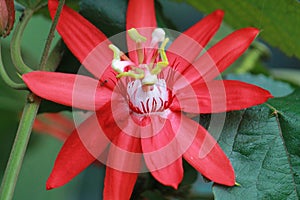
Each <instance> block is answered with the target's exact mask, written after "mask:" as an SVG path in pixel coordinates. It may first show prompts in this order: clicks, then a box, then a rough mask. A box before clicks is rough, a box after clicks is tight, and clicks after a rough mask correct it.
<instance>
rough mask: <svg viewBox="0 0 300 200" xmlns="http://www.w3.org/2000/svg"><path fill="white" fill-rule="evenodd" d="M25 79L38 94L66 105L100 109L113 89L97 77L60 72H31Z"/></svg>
mask: <svg viewBox="0 0 300 200" xmlns="http://www.w3.org/2000/svg"><path fill="white" fill-rule="evenodd" d="M23 80H24V82H25V83H26V85H27V86H28V87H29V89H30V90H31V91H32V92H33V93H35V94H36V95H38V96H40V97H42V98H44V99H47V100H50V101H54V102H56V103H59V104H63V105H66V106H74V107H76V108H80V109H84V110H98V109H99V108H101V107H102V106H103V105H104V104H105V103H107V102H108V101H110V97H111V94H112V92H111V90H109V89H108V88H106V87H101V86H99V83H98V81H96V80H95V79H92V78H89V77H86V76H80V75H74V74H64V73H58V72H37V71H35V72H30V73H27V74H24V75H23Z"/></svg>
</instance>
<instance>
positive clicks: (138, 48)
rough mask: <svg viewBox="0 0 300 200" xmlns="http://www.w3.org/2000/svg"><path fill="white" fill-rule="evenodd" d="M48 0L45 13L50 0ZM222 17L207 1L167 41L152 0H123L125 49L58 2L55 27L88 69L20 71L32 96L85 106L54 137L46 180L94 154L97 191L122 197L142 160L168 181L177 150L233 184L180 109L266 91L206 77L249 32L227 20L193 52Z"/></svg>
mask: <svg viewBox="0 0 300 200" xmlns="http://www.w3.org/2000/svg"><path fill="white" fill-rule="evenodd" d="M48 5H49V11H50V14H51V16H52V17H53V16H54V14H55V12H56V9H57V5H58V1H57V0H49V2H48ZM222 18H223V11H221V10H217V11H215V12H213V13H211V14H209V15H208V16H206V17H205V18H203V19H202V20H201V21H199V22H198V23H196V24H195V25H194V26H192V27H191V28H189V29H188V30H186V31H185V32H184V33H183V34H182V35H180V36H179V37H178V38H177V39H175V40H174V41H173V42H172V43H171V42H170V41H169V39H168V37H167V36H166V33H165V31H164V30H163V29H160V28H157V25H156V18H155V9H154V1H153V0H147V1H139V0H130V1H129V3H128V9H127V19H126V30H127V48H128V54H126V53H124V52H123V51H122V50H120V49H119V48H118V47H117V45H114V44H112V43H111V42H110V41H109V40H108V39H107V38H106V37H105V35H104V34H103V33H102V32H100V31H99V30H98V29H97V28H95V27H94V26H93V25H92V24H91V23H89V22H88V21H87V20H86V19H85V18H83V17H82V16H80V15H79V14H78V13H76V12H75V11H73V10H72V9H70V8H68V7H67V6H64V8H63V11H62V14H61V16H60V19H59V23H58V26H57V30H58V32H59V33H60V35H61V36H62V38H63V40H64V42H65V43H66V45H67V46H68V48H69V49H70V50H71V51H72V52H73V54H74V55H75V56H76V57H77V58H78V59H79V61H80V62H81V63H82V64H83V66H84V67H85V68H86V69H87V70H88V71H89V72H90V73H91V74H92V75H93V76H94V77H89V76H85V75H75V74H65V73H59V72H41V71H36V72H30V73H27V74H25V75H23V80H24V82H25V83H26V84H27V86H28V88H29V89H30V90H31V91H32V92H34V93H35V94H37V95H38V96H40V97H42V98H45V99H48V100H51V101H54V102H57V103H60V104H64V105H67V106H72V107H74V108H79V109H84V110H90V111H92V112H91V115H90V116H89V117H88V118H87V119H86V120H85V121H84V122H83V123H81V124H80V125H79V126H78V127H77V128H76V129H75V130H74V131H73V133H72V134H71V135H70V136H69V137H68V139H67V140H66V142H65V143H64V145H63V147H62V149H61V151H60V152H59V155H58V156H57V159H56V161H55V164H54V168H53V171H52V173H51V175H50V177H49V179H48V181H47V189H52V188H56V187H59V186H62V185H64V184H65V183H67V182H68V181H70V180H71V179H72V178H73V177H75V176H76V175H77V174H79V173H80V172H81V171H82V170H84V169H85V168H86V167H87V166H89V165H90V164H91V163H93V162H94V161H95V160H100V161H102V162H104V163H105V164H106V165H107V167H106V175H105V186H104V192H103V196H104V199H129V198H130V196H131V193H132V191H133V187H134V185H135V182H136V180H137V177H138V174H139V172H145V171H147V170H148V171H150V173H151V174H152V176H153V177H154V178H155V179H157V180H158V181H159V182H160V183H162V184H164V185H167V186H171V187H173V188H175V189H176V188H177V187H178V185H179V183H180V182H181V180H182V178H183V167H182V159H185V160H186V161H187V162H188V163H189V164H191V165H192V166H193V167H194V168H195V169H196V170H198V171H199V172H200V173H201V174H202V175H204V176H205V177H207V178H209V179H210V180H212V181H214V182H216V183H219V184H223V185H227V186H233V185H234V184H235V175H234V170H233V168H232V165H231V163H230V161H229V159H228V158H227V157H226V155H225V154H224V152H223V151H222V149H221V148H220V147H219V145H218V144H217V142H216V140H215V139H214V138H213V137H212V136H211V135H210V134H209V133H208V131H207V130H206V129H204V128H203V127H202V126H201V125H199V124H198V123H197V122H195V121H193V120H192V119H190V118H189V117H188V116H189V113H192V114H199V113H220V112H226V111H231V110H240V109H244V108H248V107H251V106H254V105H258V104H261V103H263V102H265V101H266V100H267V99H268V98H270V97H272V96H271V94H270V93H269V92H268V91H266V90H264V89H262V88H259V87H257V86H254V85H250V84H247V83H243V82H239V81H230V80H219V79H218V80H217V79H216V77H217V76H218V75H219V74H220V73H221V72H222V71H224V70H225V69H226V68H227V67H228V66H229V65H230V64H232V63H233V62H234V61H235V60H236V59H237V58H238V57H239V56H240V55H241V54H242V53H243V52H244V51H245V50H246V49H247V48H248V47H249V45H250V44H251V42H252V41H253V40H254V39H255V37H256V36H257V34H258V32H259V31H258V30H257V29H255V28H244V29H240V30H237V31H235V32H233V33H232V34H230V35H228V36H227V37H225V38H224V39H223V40H221V41H220V42H218V43H217V44H215V45H214V46H213V47H211V48H210V49H208V50H207V51H206V52H201V50H203V47H204V46H206V44H207V43H208V42H209V41H210V39H211V38H212V37H213V36H214V34H215V33H216V31H217V30H218V28H219V26H220V24H221V22H222ZM168 45H169V47H168V48H167V46H168Z"/></svg>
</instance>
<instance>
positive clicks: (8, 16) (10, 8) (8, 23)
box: [0, 0, 15, 37]
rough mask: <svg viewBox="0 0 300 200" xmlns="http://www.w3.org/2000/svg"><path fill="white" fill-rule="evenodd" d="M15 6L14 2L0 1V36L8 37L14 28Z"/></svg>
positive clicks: (8, 0) (11, 0) (10, 0)
mask: <svg viewBox="0 0 300 200" xmlns="http://www.w3.org/2000/svg"><path fill="white" fill-rule="evenodd" d="M14 21H15V6H14V1H13V0H0V36H1V37H6V36H7V35H9V33H10V31H11V29H12V28H13V25H14Z"/></svg>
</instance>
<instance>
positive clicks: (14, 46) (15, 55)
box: [10, 9, 34, 74]
mask: <svg viewBox="0 0 300 200" xmlns="http://www.w3.org/2000/svg"><path fill="white" fill-rule="evenodd" d="M33 13H34V11H33V10H31V9H26V10H25V11H24V13H23V15H22V16H21V17H20V20H19V23H18V24H17V26H16V28H15V30H14V34H13V36H12V39H11V46H10V49H11V58H12V62H13V64H14V65H15V67H16V68H17V70H18V71H19V73H21V74H25V73H28V72H31V71H32V70H31V69H30V68H29V67H28V66H27V65H26V64H25V63H24V61H23V58H22V54H21V43H22V36H23V33H24V30H25V27H26V26H27V24H28V22H29V20H30V18H31V17H32V15H33Z"/></svg>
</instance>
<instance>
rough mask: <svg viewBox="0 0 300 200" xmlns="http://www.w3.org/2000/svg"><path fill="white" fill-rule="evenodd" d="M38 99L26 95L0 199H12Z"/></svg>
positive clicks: (0, 189)
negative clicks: (26, 98) (26, 99)
mask: <svg viewBox="0 0 300 200" xmlns="http://www.w3.org/2000/svg"><path fill="white" fill-rule="evenodd" d="M39 105H40V99H39V98H38V97H36V96H35V95H33V94H29V95H28V101H27V103H26V104H25V107H24V110H23V114H22V118H21V121H20V124H19V128H18V131H17V135H16V138H15V142H14V145H13V148H12V151H11V154H10V157H9V161H8V164H7V167H6V170H5V173H4V178H3V180H2V185H1V188H0V199H1V200H11V199H12V198H13V194H14V190H15V186H16V183H17V180H18V175H19V172H20V169H21V166H22V162H23V158H24V155H25V152H26V148H27V144H28V141H29V138H30V134H31V130H32V125H33V122H34V119H35V117H36V114H37V111H38V108H39Z"/></svg>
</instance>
